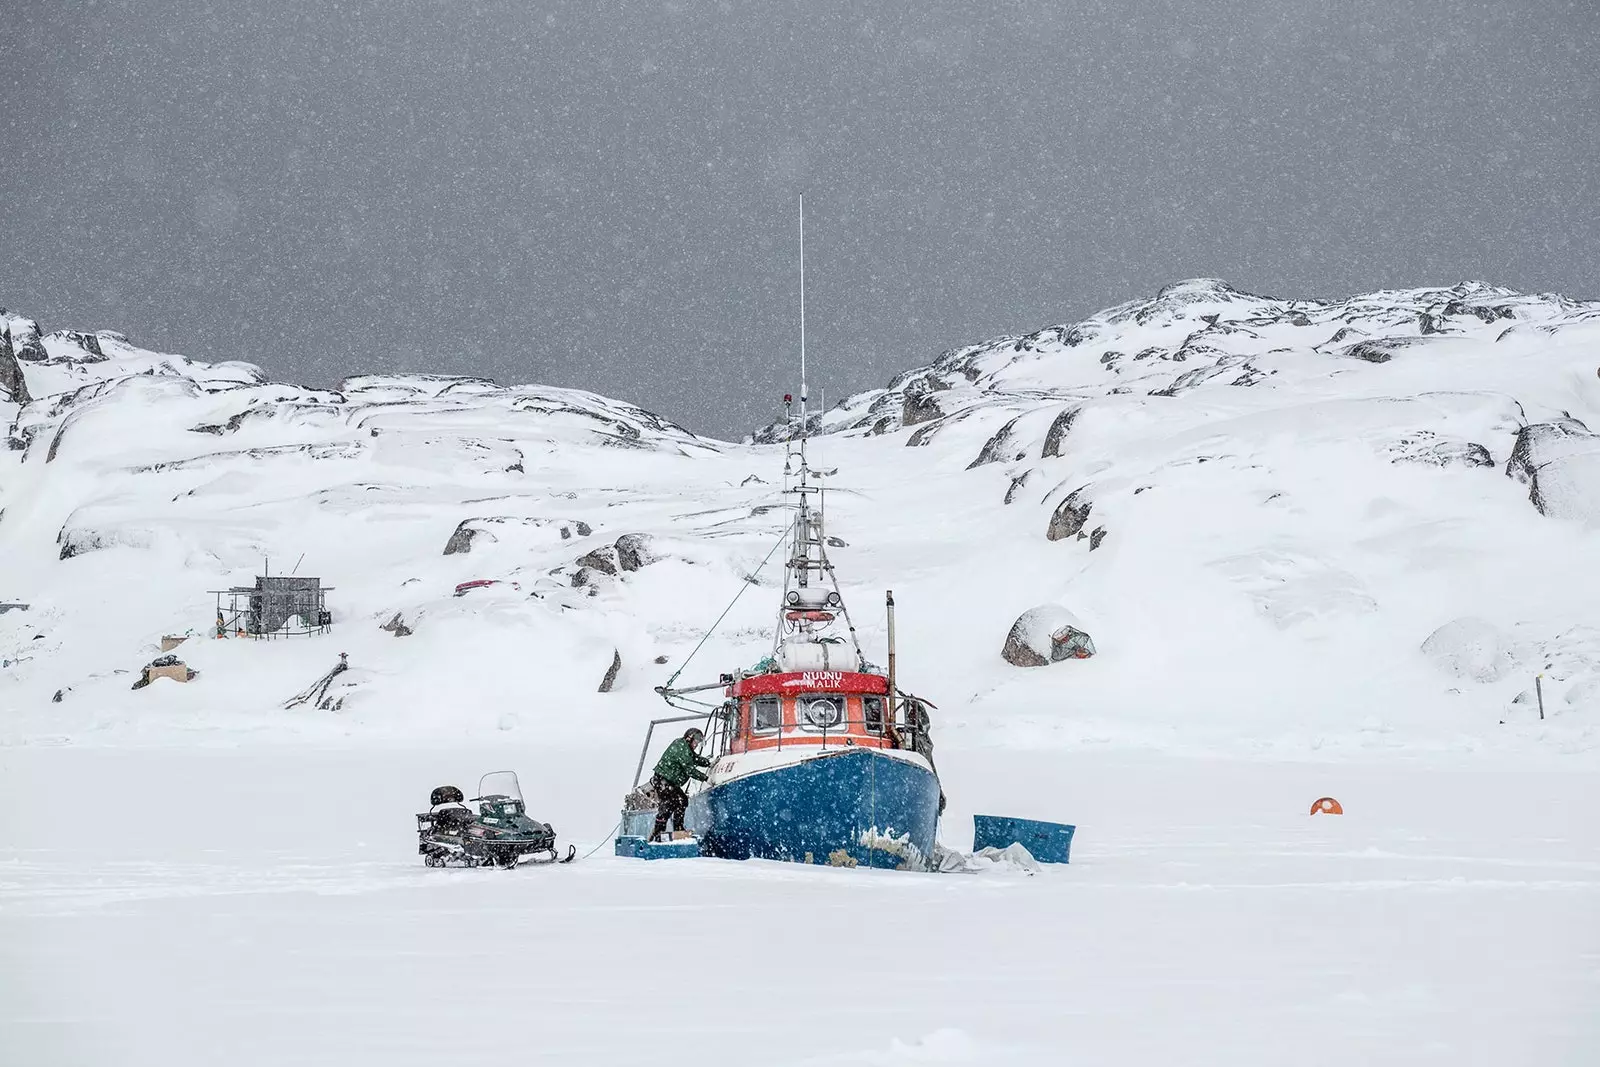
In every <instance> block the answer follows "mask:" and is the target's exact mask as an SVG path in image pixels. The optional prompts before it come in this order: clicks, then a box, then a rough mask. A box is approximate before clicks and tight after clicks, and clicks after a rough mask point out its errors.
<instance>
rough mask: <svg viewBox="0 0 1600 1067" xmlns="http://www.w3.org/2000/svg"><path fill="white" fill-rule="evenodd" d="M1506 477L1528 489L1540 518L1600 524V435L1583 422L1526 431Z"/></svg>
mask: <svg viewBox="0 0 1600 1067" xmlns="http://www.w3.org/2000/svg"><path fill="white" fill-rule="evenodd" d="M1506 474H1507V475H1509V476H1511V477H1513V478H1515V479H1517V480H1518V481H1520V482H1523V483H1524V484H1526V485H1527V486H1528V499H1529V500H1531V501H1532V502H1533V506H1534V507H1536V508H1538V509H1539V512H1540V514H1543V515H1549V516H1550V517H1551V518H1556V519H1576V520H1578V521H1580V522H1584V523H1588V524H1589V525H1600V434H1595V433H1594V432H1592V431H1591V430H1590V429H1589V428H1588V427H1587V426H1585V425H1584V424H1583V423H1582V422H1580V421H1579V420H1577V419H1573V418H1563V419H1557V420H1555V421H1554V422H1540V423H1533V424H1531V425H1529V426H1524V427H1523V428H1522V431H1521V432H1520V433H1518V434H1517V443H1516V446H1515V447H1514V448H1513V449H1512V450H1511V458H1510V460H1508V461H1507V462H1506Z"/></svg>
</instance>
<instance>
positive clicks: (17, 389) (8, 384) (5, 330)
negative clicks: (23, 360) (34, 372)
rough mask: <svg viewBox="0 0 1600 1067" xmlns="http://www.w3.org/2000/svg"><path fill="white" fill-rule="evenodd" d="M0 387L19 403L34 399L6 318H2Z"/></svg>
mask: <svg viewBox="0 0 1600 1067" xmlns="http://www.w3.org/2000/svg"><path fill="white" fill-rule="evenodd" d="M0 389H4V390H5V391H6V393H7V394H8V395H9V396H10V397H11V399H12V401H13V402H15V403H18V404H27V403H29V402H31V401H32V400H33V397H31V396H29V395H28V382H27V379H26V378H24V377H23V376H22V366H21V364H19V363H18V362H17V356H16V352H15V351H14V350H13V348H12V342H11V327H10V324H9V323H8V322H7V320H6V319H4V318H0Z"/></svg>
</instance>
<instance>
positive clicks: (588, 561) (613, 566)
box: [572, 545, 622, 585]
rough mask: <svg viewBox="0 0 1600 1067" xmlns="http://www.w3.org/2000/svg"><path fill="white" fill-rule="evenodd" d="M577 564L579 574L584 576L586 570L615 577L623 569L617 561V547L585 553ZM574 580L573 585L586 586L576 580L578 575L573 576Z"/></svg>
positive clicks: (612, 546) (607, 546)
mask: <svg viewBox="0 0 1600 1067" xmlns="http://www.w3.org/2000/svg"><path fill="white" fill-rule="evenodd" d="M577 564H578V567H579V568H580V569H579V571H578V574H582V573H583V571H584V570H591V571H599V572H600V573H601V574H610V575H615V574H616V573H617V572H618V571H619V570H621V569H622V567H621V564H620V562H619V561H618V559H617V549H616V546H615V545H605V546H604V547H601V548H597V549H595V550H594V551H593V552H585V553H584V554H583V555H581V556H579V557H578V559H577ZM573 579H574V581H573V583H572V584H573V585H583V584H584V583H583V582H580V581H577V580H576V579H577V574H575V575H573Z"/></svg>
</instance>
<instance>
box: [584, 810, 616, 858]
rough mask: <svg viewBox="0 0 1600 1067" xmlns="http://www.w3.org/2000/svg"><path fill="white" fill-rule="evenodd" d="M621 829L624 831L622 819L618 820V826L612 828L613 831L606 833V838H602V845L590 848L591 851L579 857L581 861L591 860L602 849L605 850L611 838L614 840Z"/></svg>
mask: <svg viewBox="0 0 1600 1067" xmlns="http://www.w3.org/2000/svg"><path fill="white" fill-rule="evenodd" d="M621 829H622V821H621V819H618V821H616V825H614V827H611V829H610V830H608V832H606V835H605V837H603V838H600V843H598V845H595V846H594V848H590V849H589V851H587V853H584V854H582V856H581V857H579V859H589V857H590V856H594V854H595V853H598V851H600V849H602V848H605V843H606V841H608V840H610V838H613V837H614V835H616V832H618V830H621Z"/></svg>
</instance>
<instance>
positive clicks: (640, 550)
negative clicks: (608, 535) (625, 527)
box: [613, 533, 662, 571]
mask: <svg viewBox="0 0 1600 1067" xmlns="http://www.w3.org/2000/svg"><path fill="white" fill-rule="evenodd" d="M613 547H614V548H615V549H616V554H617V565H618V566H619V567H621V568H622V569H623V570H625V571H636V570H639V569H640V568H642V567H648V566H649V565H650V564H652V563H655V562H657V561H658V560H660V559H661V558H662V554H661V553H660V552H659V551H657V550H656V549H655V548H654V547H653V539H652V538H651V537H650V535H649V534H637V533H630V534H623V535H622V536H621V537H619V538H617V543H616V544H615V545H614V546H613Z"/></svg>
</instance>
